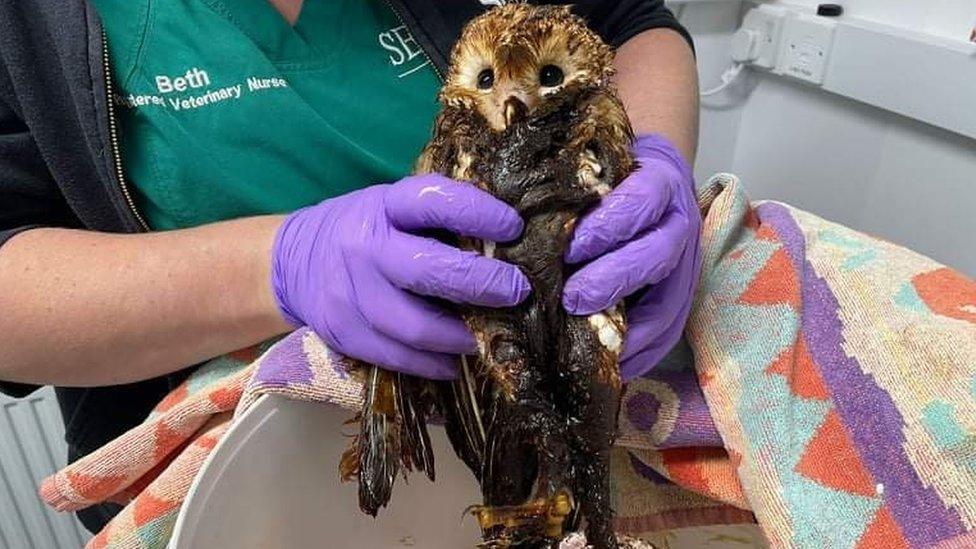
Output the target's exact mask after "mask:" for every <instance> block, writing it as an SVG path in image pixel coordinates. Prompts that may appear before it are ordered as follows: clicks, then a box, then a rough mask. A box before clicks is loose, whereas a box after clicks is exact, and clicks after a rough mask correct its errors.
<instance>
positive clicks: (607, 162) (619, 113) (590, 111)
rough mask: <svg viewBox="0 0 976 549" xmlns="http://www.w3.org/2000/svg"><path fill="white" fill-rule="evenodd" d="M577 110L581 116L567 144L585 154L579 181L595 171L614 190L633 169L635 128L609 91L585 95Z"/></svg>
mask: <svg viewBox="0 0 976 549" xmlns="http://www.w3.org/2000/svg"><path fill="white" fill-rule="evenodd" d="M580 110H581V111H582V112H583V113H584V115H583V116H582V117H581V121H580V122H579V123H578V124H577V125H576V126H575V127H574V128H573V132H572V134H571V136H570V143H569V145H568V147H569V148H570V149H572V150H578V151H584V153H585V154H584V158H581V163H580V170H581V173H580V179H581V180H584V181H585V180H586V179H587V178H589V175H588V173H587V170H590V171H597V172H598V173H601V174H602V175H601V177H600V178H599V181H601V182H607V184H608V185H609V187H616V186H617V184H619V183H620V182H621V181H623V179H624V178H625V177H627V176H628V175H630V172H632V171H633V170H634V168H635V165H634V157H633V153H632V152H631V146H632V144H633V142H634V129H633V127H632V126H631V125H630V119H629V118H628V117H627V111H625V110H624V105H623V103H621V101H620V98H619V97H617V94H616V93H614V90H613V89H612V88H604V89H601V90H597V91H595V92H593V93H591V94H588V95H587V96H586V98H585V99H584V100H583V104H582V105H581V109H580ZM594 162H595V163H596V165H593V163H594ZM606 191H609V188H607V189H606ZM601 194H605V193H604V192H601Z"/></svg>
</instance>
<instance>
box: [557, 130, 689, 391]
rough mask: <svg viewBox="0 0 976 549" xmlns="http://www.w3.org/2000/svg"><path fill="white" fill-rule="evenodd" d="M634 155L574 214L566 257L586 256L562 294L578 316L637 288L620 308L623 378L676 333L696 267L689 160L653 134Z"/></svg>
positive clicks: (652, 358)
mask: <svg viewBox="0 0 976 549" xmlns="http://www.w3.org/2000/svg"><path fill="white" fill-rule="evenodd" d="M634 154H635V156H636V157H637V161H638V163H639V169H638V170H637V171H636V172H634V173H633V174H632V175H631V176H630V177H628V178H627V179H625V180H624V181H623V182H622V183H621V184H620V185H619V186H617V188H616V189H614V190H613V191H612V192H611V193H610V194H609V195H607V196H606V197H604V198H603V200H602V201H601V203H600V204H599V205H598V206H597V207H596V208H594V209H593V211H591V212H589V213H588V214H587V215H586V216H584V217H583V219H581V220H580V223H579V225H578V226H577V228H576V232H575V234H574V236H573V240H572V242H570V245H569V249H568V250H567V252H566V261H567V262H568V263H582V262H589V263H588V264H587V265H585V266H584V267H583V268H581V269H580V270H579V271H577V272H576V273H575V274H574V275H573V276H572V277H570V279H569V280H568V281H567V282H566V287H565V290H564V293H563V305H564V306H565V307H566V310H567V311H569V312H570V313H571V314H576V315H589V314H593V313H596V312H598V311H602V310H605V309H608V308H610V307H612V306H613V305H615V304H616V303H618V302H619V301H620V300H622V299H623V298H625V297H628V296H631V295H634V294H636V295H635V300H634V302H633V303H631V302H630V301H628V304H627V309H626V314H627V324H628V331H627V337H626V339H625V341H624V350H623V354H622V355H621V359H622V363H621V373H622V375H623V377H624V379H625V380H630V379H633V378H635V377H638V376H641V375H643V374H645V373H647V371H648V370H650V369H651V368H653V367H654V365H656V364H657V363H658V362H659V361H660V360H661V359H662V358H663V357H664V355H666V354H667V353H668V351H670V350H671V348H672V347H673V346H674V345H675V344H676V343H677V342H678V340H679V339H680V338H681V333H682V331H683V330H684V326H685V322H686V321H687V320H688V314H689V312H690V311H691V302H692V300H693V298H694V294H695V288H696V286H697V284H698V274H699V272H700V270H701V251H700V250H699V246H698V240H699V236H700V233H701V215H700V213H699V210H698V202H697V200H696V198H695V183H694V179H693V176H692V172H691V167H690V166H689V165H688V163H687V162H685V160H684V159H683V158H682V156H681V153H679V152H678V151H677V150H676V149H675V148H674V146H673V145H671V143H670V142H669V141H668V140H666V139H665V138H664V137H662V136H659V135H650V136H642V137H640V138H639V139H638V140H637V142H636V143H635V145H634ZM648 286H650V287H649V288H648ZM642 290H643V293H638V292H641V291H642Z"/></svg>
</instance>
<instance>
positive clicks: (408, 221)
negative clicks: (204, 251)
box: [271, 175, 531, 379]
mask: <svg viewBox="0 0 976 549" xmlns="http://www.w3.org/2000/svg"><path fill="white" fill-rule="evenodd" d="M522 228H523V224H522V220H521V218H520V217H519V216H518V214H517V213H516V212H515V210H513V209H512V208H510V207H509V206H507V205H506V204H504V203H503V202H501V201H499V200H497V199H495V198H493V197H492V196H490V195H488V194H487V193H485V192H483V191H481V190H479V189H477V188H475V187H473V186H471V185H466V184H462V183H458V182H455V181H452V180H450V179H447V178H445V177H442V176H439V175H425V176H414V177H408V178H406V179H403V180H401V181H399V182H398V183H395V184H392V185H377V186H373V187H368V188H366V189H363V190H360V191H357V192H353V193H350V194H347V195H345V196H340V197H338V198H334V199H331V200H326V201H324V202H322V203H320V204H318V205H316V206H311V207H308V208H305V209H302V210H298V211H297V212H295V213H293V214H291V215H290V216H288V218H287V219H285V221H284V224H283V225H282V226H281V228H280V229H279V230H278V234H277V237H276V239H275V244H274V250H273V252H272V261H273V263H272V275H271V278H272V286H273V289H274V295H275V299H276V301H277V303H278V307H279V309H280V310H281V312H282V314H283V315H284V317H285V319H286V320H288V321H289V322H291V323H292V324H294V325H295V326H302V325H307V326H309V327H310V328H311V329H312V330H314V331H315V333H317V334H318V335H319V337H321V338H322V339H323V340H324V341H325V342H327V343H328V344H329V346H330V347H331V348H332V349H334V350H336V351H338V352H340V353H342V354H344V355H347V356H350V357H353V358H357V359H360V360H363V361H366V362H369V363H372V364H376V365H379V366H383V367H385V368H387V369H391V370H396V371H400V372H405V373H409V374H414V375H417V376H421V377H426V378H431V379H451V378H453V377H455V376H456V371H455V370H456V363H457V358H456V356H454V355H456V354H459V353H471V352H473V351H474V350H475V347H476V345H475V339H474V336H473V335H472V334H471V333H470V332H469V331H468V329H467V327H466V326H465V325H464V323H463V322H462V321H461V320H460V319H459V318H458V317H457V316H455V315H454V314H452V313H451V312H449V311H448V310H446V309H445V308H443V307H441V306H439V305H437V304H436V303H434V302H432V301H430V300H427V299H425V298H423V297H420V296H432V297H438V298H442V299H446V300H448V301H452V302H454V303H470V304H474V305H480V306H487V307H509V306H513V305H516V304H518V303H519V302H521V301H522V300H524V299H525V298H526V297H527V296H528V294H529V292H530V290H531V288H530V286H529V281H528V279H527V278H525V276H524V275H523V274H522V272H521V271H519V270H518V268H516V267H515V266H513V265H510V264H507V263H503V262H501V261H498V260H495V259H489V258H486V257H483V256H481V255H479V254H477V253H475V252H468V251H461V250H459V249H457V248H454V247H451V246H448V245H447V244H444V243H442V242H439V241H437V240H435V239H433V238H427V237H424V236H419V235H415V234H411V233H410V232H409V231H418V230H429V229H446V230H449V231H452V232H454V233H458V234H462V235H466V236H471V237H476V238H483V239H488V240H492V241H499V242H505V241H509V240H513V239H515V238H517V237H518V236H519V234H521V232H522Z"/></svg>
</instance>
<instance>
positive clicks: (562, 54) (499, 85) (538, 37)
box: [441, 4, 613, 131]
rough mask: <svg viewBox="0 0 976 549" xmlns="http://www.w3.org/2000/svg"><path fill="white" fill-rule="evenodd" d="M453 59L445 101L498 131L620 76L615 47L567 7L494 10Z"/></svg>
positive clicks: (470, 30) (464, 38)
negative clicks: (571, 91) (563, 96)
mask: <svg viewBox="0 0 976 549" xmlns="http://www.w3.org/2000/svg"><path fill="white" fill-rule="evenodd" d="M451 61H452V62H451V68H450V71H449V72H448V75H447V81H446V82H445V86H444V89H443V90H442V92H441V102H442V103H444V104H445V105H451V106H455V107H460V108H465V109H471V110H474V111H476V112H478V113H479V114H481V116H483V117H484V119H485V120H486V121H487V122H488V125H489V127H491V128H492V129H493V130H495V131H503V130H505V129H506V128H507V127H508V126H510V125H511V124H513V123H515V122H516V121H518V120H521V119H524V118H525V117H527V116H531V115H532V113H533V112H534V111H535V110H536V109H538V108H539V107H540V106H542V105H544V104H545V103H546V102H547V101H548V100H549V99H550V98H552V97H553V96H554V95H555V94H557V93H558V92H559V91H561V90H563V89H566V88H568V87H576V88H586V87H599V86H605V85H607V84H608V83H609V80H610V76H611V75H612V74H613V51H612V50H611V49H610V47H609V46H607V45H606V44H604V43H603V41H602V40H600V38H599V37H598V36H597V35H596V34H595V33H593V32H592V31H591V30H589V28H587V26H586V24H585V22H584V21H583V20H582V19H581V18H579V17H577V16H575V15H573V14H571V13H570V11H569V8H568V7H567V6H545V7H533V6H528V5H524V4H508V5H504V6H500V7H497V8H494V9H493V10H492V11H491V12H489V13H488V14H487V15H485V16H483V17H480V18H478V19H476V20H474V21H473V22H472V23H471V24H470V25H468V26H467V27H466V28H465V30H464V32H463V33H462V35H461V38H460V39H459V40H458V43H457V45H456V46H455V47H454V51H453V54H452V56H451Z"/></svg>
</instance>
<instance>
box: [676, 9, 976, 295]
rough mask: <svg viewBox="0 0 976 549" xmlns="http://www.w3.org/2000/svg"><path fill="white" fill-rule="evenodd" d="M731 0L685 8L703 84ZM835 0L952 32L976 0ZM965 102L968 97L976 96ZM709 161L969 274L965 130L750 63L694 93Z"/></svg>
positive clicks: (969, 159) (703, 172)
mask: <svg viewBox="0 0 976 549" xmlns="http://www.w3.org/2000/svg"><path fill="white" fill-rule="evenodd" d="M790 3H791V4H794V5H796V4H805V5H810V6H815V5H816V4H817V2H816V1H811V0H799V1H796V0H794V1H793V2H790ZM734 5H735V3H734V2H730V3H727V4H695V3H693V4H690V5H689V6H688V7H687V8H686V9H685V12H684V14H683V20H684V21H685V23H686V25H687V26H688V27H689V28H690V29H691V30H692V32H693V34H694V35H695V37H696V40H697V42H698V44H699V65H700V73H701V78H702V82H703V87H710V86H711V85H713V84H714V83H715V82H717V80H718V75H719V74H721V72H722V70H723V69H724V67H725V66H727V65H728V63H729V60H728V53H727V48H728V38H729V37H730V36H731V32H732V31H733V29H734V28H735V26H736V24H737V21H736V20H735V17H734V16H733V17H732V20H730V19H729V18H728V16H727V15H728V13H730V12H734V11H736V10H735V8H734ZM844 5H845V7H846V9H847V13H848V14H849V15H853V16H857V17H861V18H865V19H872V20H875V21H879V22H884V23H887V24H892V25H899V26H903V27H906V28H910V29H913V30H917V31H924V32H932V33H934V34H939V35H942V36H958V37H959V38H960V39H962V38H963V36H962V33H965V34H966V35H968V29H969V28H970V27H971V25H972V24H973V22H974V20H976V0H925V1H922V0H848V1H847V2H844ZM719 12H721V13H723V14H725V15H726V17H719V16H718V14H719ZM957 33H959V34H957ZM905 85H911V82H906V83H905ZM972 104H973V108H974V109H976V97H974V98H973V101H972ZM716 106H719V107H720V108H718V109H716V108H715V107H716ZM717 171H731V172H734V173H736V174H738V175H739V176H741V177H742V180H743V181H744V183H745V184H746V187H747V189H748V190H749V192H750V194H751V195H752V196H753V197H754V198H773V199H778V200H783V201H786V202H789V203H791V204H794V205H796V206H798V207H801V208H804V209H807V210H809V211H812V212H814V213H816V214H818V215H821V216H823V217H826V218H828V219H832V220H835V221H838V222H841V223H844V224H846V225H849V226H851V227H854V228H857V229H859V230H863V231H867V232H870V233H873V234H877V235H879V236H882V237H884V238H887V239H889V240H892V241H894V242H898V243H900V244H903V245H905V246H908V247H910V248H913V249H915V250H917V251H920V252H922V253H925V254H926V255H929V256H931V257H933V258H935V259H936V260H939V261H941V262H943V263H946V264H948V265H950V266H952V267H955V268H957V269H960V270H961V271H963V272H965V273H967V274H969V275H971V276H976V214H974V212H976V141H974V140H971V139H967V138H964V137H961V136H959V135H956V134H952V133H949V132H946V131H944V130H940V129H936V128H933V127H931V126H928V125H926V124H922V123H918V122H915V121H913V120H910V119H907V118H903V117H900V116H898V115H894V114H891V113H888V112H886V111H883V110H880V109H876V108H874V107H869V106H866V105H864V104H861V103H857V102H854V101H851V100H848V99H845V98H843V97H839V96H836V95H832V94H830V93H827V92H823V91H822V90H819V89H816V88H814V87H810V86H806V85H804V84H800V83H795V82H792V81H789V80H786V79H784V78H782V77H776V76H768V75H761V74H757V73H748V75H747V77H746V78H743V79H742V80H741V81H740V82H739V83H738V84H737V85H736V86H734V87H733V88H732V89H731V90H729V92H728V93H726V94H723V96H720V97H717V98H714V99H709V100H706V101H705V102H704V103H703V111H702V138H701V152H700V155H699V159H698V164H697V166H696V176H697V177H698V179H699V182H702V181H704V179H705V178H707V176H708V175H710V174H711V173H714V172H717Z"/></svg>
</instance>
